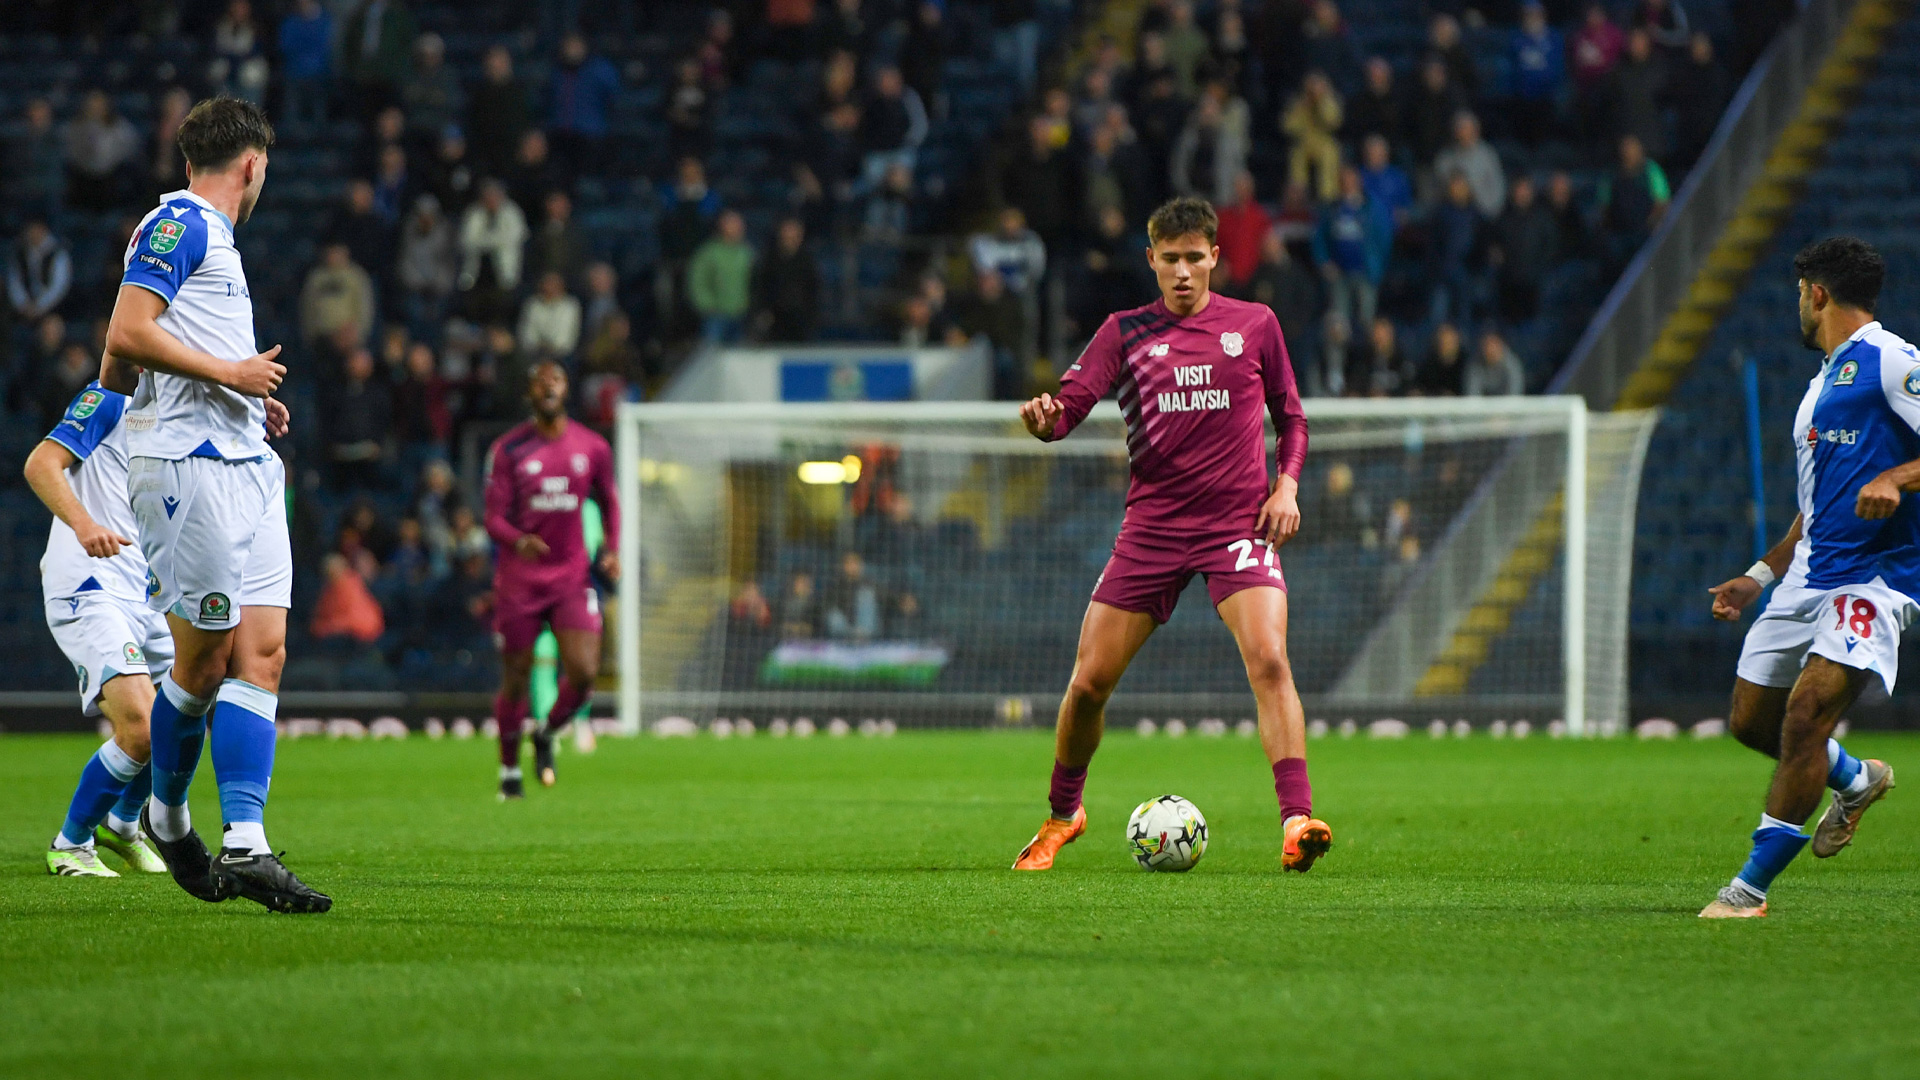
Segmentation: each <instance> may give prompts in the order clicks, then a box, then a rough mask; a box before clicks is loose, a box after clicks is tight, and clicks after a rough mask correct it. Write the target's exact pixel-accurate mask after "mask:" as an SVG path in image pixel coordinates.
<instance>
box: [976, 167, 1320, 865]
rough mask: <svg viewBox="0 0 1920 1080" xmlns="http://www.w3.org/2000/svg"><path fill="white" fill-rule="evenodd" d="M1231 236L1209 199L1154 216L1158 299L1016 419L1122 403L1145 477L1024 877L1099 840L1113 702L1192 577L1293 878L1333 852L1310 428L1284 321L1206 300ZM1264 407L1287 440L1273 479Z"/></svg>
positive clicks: (1057, 741) (1045, 422) (1091, 617)
mask: <svg viewBox="0 0 1920 1080" xmlns="http://www.w3.org/2000/svg"><path fill="white" fill-rule="evenodd" d="M1218 225H1219V219H1218V218H1216V217H1215V216H1214V212H1213V207H1211V206H1209V205H1208V204H1207V203H1206V202H1205V201H1203V200H1200V199H1192V198H1179V199H1174V200H1173V201H1171V202H1169V203H1167V204H1166V205H1164V206H1162V207H1160V208H1159V209H1158V210H1155V211H1154V212H1153V216H1152V217H1151V218H1150V219H1149V220H1148V222H1147V238H1148V240H1149V241H1150V242H1151V246H1150V247H1149V248H1148V249H1147V255H1148V258H1149V260H1150V261H1151V263H1152V265H1153V272H1154V275H1155V276H1156V277H1157V278H1158V279H1159V284H1160V299H1159V300H1157V301H1155V302H1154V303H1151V304H1148V305H1147V306H1146V307H1141V308H1134V309H1133V310H1131V311H1122V312H1118V313H1116V314H1113V315H1109V316H1107V321H1106V322H1104V323H1102V324H1101V325H1100V330H1099V332H1098V333H1096V334H1094V336H1093V341H1092V342H1090V343H1089V344H1088V345H1087V350H1086V352H1084V353H1082V354H1081V356H1080V359H1079V360H1078V361H1077V362H1076V363H1075V364H1074V365H1073V366H1072V367H1071V368H1069V369H1068V370H1067V373H1066V374H1065V375H1064V376H1062V377H1061V380H1060V394H1059V396H1058V397H1055V396H1054V395H1051V394H1041V395H1040V396H1039V397H1037V398H1034V399H1033V400H1032V401H1029V402H1027V403H1026V404H1025V405H1023V406H1021V409H1020V419H1021V420H1022V422H1024V423H1025V424H1026V426H1027V430H1028V431H1030V432H1032V433H1033V435H1034V437H1035V438H1038V439H1041V440H1043V441H1046V442H1051V441H1053V440H1055V439H1063V438H1065V437H1066V436H1067V434H1068V433H1070V432H1071V431H1073V429H1074V428H1075V427H1076V426H1077V425H1078V424H1079V423H1080V421H1082V420H1084V419H1086V416H1087V413H1088V412H1089V411H1091V410H1092V408H1093V406H1094V403H1095V402H1097V401H1099V400H1100V399H1101V398H1102V397H1104V396H1105V395H1106V394H1107V393H1108V391H1115V392H1116V393H1117V396H1118V398H1119V403H1120V411H1121V413H1122V415H1123V416H1124V417H1125V419H1126V422H1127V455H1128V458H1129V460H1130V463H1131V466H1132V480H1131V482H1130V484H1129V485H1128V488H1127V513H1126V518H1125V519H1124V520H1123V521H1122V523H1121V525H1120V536H1119V538H1118V539H1116V540H1115V541H1114V544H1113V556H1112V557H1111V558H1110V559H1109V560H1108V561H1107V568H1106V571H1105V572H1104V573H1102V574H1101V575H1100V581H1099V583H1098V584H1097V585H1095V586H1094V590H1093V600H1092V602H1091V603H1089V604H1088V605H1087V614H1086V618H1085V619H1084V620H1083V621H1082V622H1081V624H1080V645H1079V649H1078V652H1077V653H1076V654H1075V656H1074V662H1073V677H1072V679H1071V680H1070V681H1069V682H1068V683H1067V693H1066V697H1065V698H1064V699H1063V700H1062V701H1061V702H1060V718H1059V721H1058V724H1057V726H1056V727H1055V729H1054V764H1053V784H1052V790H1051V792H1050V794H1049V801H1050V802H1051V803H1052V807H1053V813H1052V816H1050V817H1049V818H1048V819H1047V820H1046V822H1045V823H1043V824H1042V825H1041V826H1040V832H1039V834H1038V835H1036V836H1035V837H1034V838H1033V840H1032V841H1031V842H1030V843H1028V844H1027V846H1026V848H1025V849H1024V850H1022V851H1021V852H1020V857H1019V858H1018V859H1017V860H1016V861H1015V862H1014V864H1013V868H1014V869H1015V870H1047V869H1050V868H1051V867H1052V866H1053V860H1054V856H1055V855H1056V854H1058V852H1059V851H1060V849H1061V848H1062V847H1064V846H1066V845H1067V844H1070V843H1072V842H1073V841H1074V840H1075V839H1077V838H1078V837H1079V836H1080V834H1081V833H1083V832H1085V831H1086V828H1087V812H1086V810H1085V809H1084V808H1083V807H1082V806H1081V804H1080V793H1081V790H1082V788H1083V787H1084V786H1085V785H1086V780H1087V765H1088V763H1089V762H1091V761H1092V760H1093V752H1094V750H1095V749H1097V748H1098V747H1099V745H1100V735H1101V732H1102V731H1103V729H1104V728H1105V724H1106V704H1107V698H1108V697H1109V696H1111V695H1112V693H1113V688H1114V685H1115V684H1116V683H1118V682H1119V681H1120V676H1121V674H1122V673H1124V672H1125V671H1126V670H1127V665H1128V664H1129V663H1130V662H1132V660H1133V657H1134V654H1135V653H1137V652H1139V651H1140V646H1142V645H1144V644H1146V640H1147V637H1148V636H1149V635H1150V634H1152V633H1153V631H1154V628H1155V627H1157V626H1159V625H1160V624H1161V623H1164V622H1166V621H1167V618H1168V617H1169V616H1171V615H1172V614H1173V606H1174V604H1175V603H1176V602H1177V601H1178V600H1179V598H1180V591H1181V590H1182V589H1183V588H1185V587H1186V584H1187V582H1188V581H1189V580H1191V579H1192V577H1193V575H1194V574H1196V573H1197V574H1200V575H1202V576H1204V577H1205V578H1206V580H1207V593H1208V595H1209V596H1211V597H1212V599H1213V605H1214V608H1215V610H1216V611H1218V612H1219V613H1220V618H1221V620H1222V621H1224V622H1225V623H1226V624H1227V628H1228V629H1229V630H1231V631H1233V637H1234V640H1235V641H1236V642H1238V643H1239V646H1240V658H1241V660H1242V661H1244V662H1245V664H1246V668H1247V681H1248V682H1249V683H1250V684H1252V687H1253V696H1254V701H1255V704H1256V707H1257V709H1258V712H1259V716H1260V742H1261V745H1262V747H1264V748H1265V750H1266V752H1267V760H1268V761H1269V762H1271V763H1272V765H1273V786H1274V792H1275V794H1276V795H1277V796H1278V797H1279V800H1280V818H1281V822H1282V831H1283V835H1284V841H1283V847H1282V853H1281V857H1280V865H1281V868H1282V869H1284V870H1299V871H1305V870H1307V869H1308V868H1310V867H1311V866H1312V865H1313V863H1314V860H1315V859H1317V858H1319V857H1320V856H1322V855H1324V854H1326V852H1327V849H1328V848H1329V847H1331V846H1332V844H1333V833H1332V831H1331V830H1329V829H1328V828H1327V825H1326V823H1325V822H1323V821H1320V820H1318V819H1317V818H1315V817H1314V816H1313V801H1312V800H1313V796H1312V791H1311V790H1310V788H1309V787H1308V784H1307V760H1306V754H1307V732H1306V718H1305V714H1304V712H1303V710H1302V709H1301V706H1300V694H1299V692H1298V691H1297V690H1295V688H1294V684H1293V670H1292V668H1291V667H1290V666H1289V665H1288V662H1287V591H1286V590H1287V583H1286V579H1285V578H1284V577H1282V576H1281V573H1280V563H1279V559H1278V558H1277V557H1276V552H1277V551H1278V549H1279V547H1280V545H1282V544H1284V543H1286V542H1287V541H1288V540H1290V539H1292V537H1293V535H1294V533H1296V532H1298V531H1299V529H1300V506H1299V502H1298V500H1297V498H1296V493H1297V492H1298V490H1299V486H1300V485H1299V480H1300V467H1301V465H1302V464H1303V463H1304V462H1305V461H1306V457H1307V418H1306V414H1305V412H1304V411H1302V409H1301V407H1300V394H1299V391H1298V390H1297V389H1296V387H1295V385H1294V379H1293V365H1292V363H1291V362H1290V361H1289V360H1288V359H1287V346H1286V342H1285V341H1283V340H1282V339H1281V336H1280V323H1279V321H1278V320H1277V319H1275V318H1274V316H1273V312H1272V310H1271V309H1269V308H1267V307H1266V306H1265V305H1264V304H1255V303H1249V302H1246V301H1243V300H1232V299H1229V298H1227V297H1224V296H1219V295H1216V294H1215V293H1213V292H1211V291H1210V290H1209V288H1208V278H1209V276H1210V275H1211V273H1212V271H1213V268H1214V264H1215V263H1216V262H1218V261H1219V256H1220V249H1219V248H1218V247H1216V246H1215V245H1214V234H1215V232H1216V230H1217V228H1218ZM1263 406H1264V408H1265V409H1266V410H1267V411H1268V412H1270V413H1272V414H1273V424H1274V428H1275V429H1276V430H1277V432H1278V433H1279V453H1278V457H1279V462H1278V464H1279V477H1278V479H1277V480H1274V481H1270V480H1269V479H1268V473H1267V461H1266V445H1267V444H1266V425H1265V424H1264V423H1263V422H1262V417H1261V409H1262V407H1263Z"/></svg>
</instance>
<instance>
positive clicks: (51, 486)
mask: <svg viewBox="0 0 1920 1080" xmlns="http://www.w3.org/2000/svg"><path fill="white" fill-rule="evenodd" d="M78 464H80V458H79V456H78V455H76V454H75V453H74V452H73V451H71V450H69V449H67V448H66V447H64V446H62V445H60V444H59V443H57V442H54V441H53V440H52V439H42V440H41V441H40V445H38V446H36V447H34V448H33V453H31V454H28V455H27V467H26V474H27V486H28V487H31V488H33V493H34V494H35V495H38V496H39V497H40V501H41V502H42V503H45V504H46V507H47V509H49V510H51V511H53V516H54V517H57V518H59V519H60V520H61V521H64V522H66V523H67V527H68V528H70V529H72V530H73V534H74V535H75V536H77V537H79V538H80V546H81V547H83V548H86V549H87V554H89V555H91V556H93V557H94V558H96V559H110V558H112V557H113V556H115V555H118V554H120V549H121V548H122V547H125V546H128V545H130V544H132V543H133V541H131V540H129V539H127V538H126V537H124V536H121V535H120V534H119V533H117V532H114V531H113V530H112V529H109V528H107V527H106V526H104V525H102V524H100V523H99V522H97V521H95V520H93V515H92V514H89V513H87V508H86V507H85V506H83V505H81V503H80V496H78V495H76V494H74V492H73V485H72V484H70V483H68V482H67V473H68V471H69V470H71V469H72V468H73V467H74V466H75V465H78Z"/></svg>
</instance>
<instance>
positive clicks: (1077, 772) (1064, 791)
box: [1047, 761, 1306, 821]
mask: <svg viewBox="0 0 1920 1080" xmlns="http://www.w3.org/2000/svg"><path fill="white" fill-rule="evenodd" d="M1301 764H1303V765H1304V764H1306V763H1305V762H1301ZM1302 775H1303V777H1304V775H1305V774H1304V773H1303V774H1302ZM1086 786H1087V767H1086V766H1085V765H1082V766H1080V767H1079V768H1077V769H1074V768H1069V767H1067V766H1065V765H1062V764H1060V763H1059V762H1057V761H1056V762H1054V763H1053V784H1052V786H1051V787H1050V788H1048V790H1047V801H1048V802H1049V803H1052V804H1053V816H1054V817H1057V818H1059V819H1060V820H1061V821H1066V820H1068V819H1069V818H1071V817H1073V812H1074V811H1076V810H1078V809H1080V792H1082V791H1083V790H1085V789H1086Z"/></svg>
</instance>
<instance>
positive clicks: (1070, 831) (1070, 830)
mask: <svg viewBox="0 0 1920 1080" xmlns="http://www.w3.org/2000/svg"><path fill="white" fill-rule="evenodd" d="M1086 831H1087V808H1086V807H1084V806H1083V807H1081V808H1080V809H1078V810H1075V811H1074V812H1073V820H1072V821H1061V820H1060V819H1059V818H1056V817H1049V818H1048V819H1047V820H1046V821H1044V822H1042V823H1041V825H1040V831H1039V832H1037V833H1034V834H1033V839H1031V840H1029V841H1027V846H1026V847H1023V848H1021V849H1020V857H1019V858H1017V859H1015V860H1013V868H1014V869H1015V870H1051V869H1053V857H1054V856H1055V855H1058V854H1059V853H1060V849H1061V848H1063V847H1066V846H1067V845H1068V844H1071V843H1073V842H1074V841H1075V840H1078V839H1080V834H1081V833H1083V832H1086Z"/></svg>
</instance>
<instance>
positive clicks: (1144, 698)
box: [615, 397, 1653, 733]
mask: <svg viewBox="0 0 1920 1080" xmlns="http://www.w3.org/2000/svg"><path fill="white" fill-rule="evenodd" d="M1016 408H1017V406H1016V405H1014V404H1013V403H1009V402H956V403H933V402H917V403H899V404H891V403H869V402H858V403H832V404H770V403H755V404H727V403H713V404H707V403H701V404H691V403H689V404H630V405H626V406H623V407H622V409H621V411H620V414H619V419H618V429H617V433H616V440H615V452H616V456H617V458H618V465H619V482H620V494H621V500H622V506H623V507H624V508H625V514H626V518H627V527H626V528H624V529H622V530H621V552H620V555H621V560H622V563H623V564H624V566H625V568H626V574H625V575H624V577H623V578H622V581H621V583H620V589H619V595H618V605H617V607H618V611H617V619H616V623H615V625H616V633H617V649H618V656H619V676H620V690H619V708H620V719H621V721H622V723H623V725H624V726H626V727H627V728H628V729H629V730H638V729H640V728H641V727H642V726H644V725H646V724H649V723H653V722H655V721H657V720H659V719H660V718H662V717H665V716H679V717H683V718H686V719H689V720H692V721H694V722H695V723H707V722H710V721H712V720H714V719H716V718H727V719H749V720H754V721H755V722H756V723H760V724H765V723H768V722H771V721H773V720H789V719H790V720H798V719H799V718H802V717H805V718H808V719H811V720H813V721H815V722H816V723H818V724H822V725H824V724H826V723H828V722H829V720H830V718H843V719H844V720H845V721H846V722H848V723H850V724H852V723H858V722H859V721H862V720H872V721H875V722H880V721H883V720H884V721H895V722H897V723H900V724H921V725H928V724H976V725H977V724H988V723H999V722H1021V721H1025V720H1028V719H1035V718H1037V719H1041V720H1044V718H1045V717H1047V716H1049V715H1051V712H1052V709H1053V706H1054V703H1055V702H1056V701H1057V699H1058V695H1059V693H1060V689H1061V687H1062V686H1064V682H1065V679H1066V677H1067V674H1068V672H1069V670H1070V668H1071V664H1072V658H1073V647H1074V642H1075V639H1076V636H1077V632H1078V628H1079V621H1080V616H1081V614H1082V612H1083V611H1084V609H1085V605H1086V601H1087V597H1088V595H1089V594H1090V593H1091V591H1092V589H1093V585H1094V582H1095V580H1096V578H1097V577H1098V576H1099V573H1100V569H1101V567H1102V566H1103V565H1104V562H1105V559H1106V555H1107V551H1108V549H1109V548H1110V546H1111V544H1112V540H1113V537H1114V534H1115V532H1116V531H1117V530H1118V527H1119V524H1120V519H1121V516H1122V513H1123V512H1124V503H1125V489H1126V454H1125V441H1124V440H1125V429H1124V425H1123V424H1122V422H1121V419H1120V414H1119V410H1118V409H1117V407H1115V406H1114V405H1113V403H1111V402H1103V403H1101V404H1100V405H1099V406H1098V407H1097V408H1096V409H1095V411H1094V413H1093V414H1092V415H1091V416H1089V417H1088V419H1087V420H1086V422H1085V423H1083V424H1082V426H1081V427H1080V429H1079V430H1077V431H1076V432H1075V433H1074V434H1073V435H1072V436H1071V437H1070V438H1068V439H1066V440H1063V441H1061V442H1058V443H1050V444H1049V443H1041V442H1039V441H1038V440H1035V439H1033V438H1032V437H1031V436H1030V435H1028V434H1027V433H1026V431H1025V430H1024V429H1023V428H1022V427H1021V425H1020V424H1019V421H1018V419H1017V417H1016V415H1015V410H1016ZM1306 408H1307V416H1308V419H1309V422H1310V424H1311V426H1312V438H1311V445H1310V449H1309V453H1308V461H1307V467H1306V470H1305V472H1304V473H1303V475H1302V477H1301V498H1300V501H1301V510H1302V515H1303V519H1304V520H1303V524H1302V531H1301V534H1300V536H1299V537H1297V538H1296V539H1295V540H1294V541H1293V542H1292V543H1290V544H1288V545H1287V547H1286V548H1285V549H1283V550H1282V552H1281V563H1282V566H1283V567H1284V569H1285V573H1286V576H1287V583H1288V589H1289V594H1290V613H1289V618H1290V635H1289V637H1290V640H1289V650H1290V652H1291V654H1292V659H1293V662H1294V668H1295V671H1296V678H1297V680H1298V681H1299V683H1300V686H1301V690H1302V695H1303V697H1304V698H1305V699H1306V701H1307V704H1308V711H1309V714H1310V715H1313V716H1316V717H1320V716H1324V717H1327V718H1329V719H1335V720H1337V719H1341V718H1358V719H1361V720H1366V719H1377V718H1381V717H1388V716H1392V717H1397V718H1401V719H1404V720H1407V721H1409V722H1414V721H1417V722H1421V723H1425V722H1428V721H1429V720H1431V719H1445V720H1448V721H1449V722H1451V721H1454V720H1458V719H1468V720H1490V719H1495V718H1512V719H1530V720H1532V721H1533V722H1534V723H1536V724H1541V725H1544V724H1547V723H1550V722H1552V721H1556V720H1558V721H1563V722H1564V723H1565V724H1566V726H1567V728H1568V729H1569V730H1570V731H1572V732H1574V733H1579V732H1581V731H1583V730H1585V729H1586V728H1587V727H1589V726H1590V725H1591V724H1594V723H1600V724H1610V723H1619V722H1622V721H1624V720H1625V719H1626V715H1625V711H1626V674H1627V673H1626V630H1627V624H1626V609H1627V601H1628V596H1629V582H1630V575H1631V568H1632V535H1633V514H1634V502H1635V500H1636V499H1637V497H1638V488H1639V475H1640V467H1641V463H1642V461H1643V460H1644V455H1645V446H1646V440H1647V435H1648V434H1649V433H1650V431H1651V429H1652V423H1653V417H1652V414H1650V413H1640V414H1605V415H1598V416H1593V417H1589V415H1588V413H1587V410H1586V408H1585V405H1584V403H1583V402H1582V401H1581V399H1579V398H1577V397H1513V398H1465V399H1463V398H1446V399H1438V398H1433V399H1392V400H1361V399H1315V400H1309V401H1308V402H1307V403H1306ZM1570 494H1571V497H1569V495H1570ZM1189 590H1190V592H1191V593H1193V594H1195V595H1185V596H1183V600H1182V602H1181V604H1180V605H1179V608H1178V610H1177V611H1176V613H1175V615H1174V617H1173V618H1172V619H1171V620H1170V621H1169V622H1168V623H1167V624H1166V626H1164V627H1163V628H1161V629H1160V630H1159V631H1158V632H1156V634H1155V635H1154V637H1153V638H1152V639H1151V640H1150V641H1149V642H1148V645H1147V647H1146V648H1145V649H1144V650H1143V651H1142V653H1141V656H1140V658H1139V660H1137V661H1136V663H1135V665H1134V668H1133V669H1132V670H1130V671H1129V673H1128V675H1127V677H1126V678H1125V679H1124V680H1123V681H1122V683H1121V686H1120V688H1119V691H1118V693H1116V695H1115V698H1114V701H1113V703H1112V704H1111V706H1110V709H1109V711H1110V713H1112V714H1114V716H1115V721H1116V722H1130V714H1132V713H1134V712H1137V713H1139V714H1140V715H1142V716H1160V717H1168V716H1181V717H1192V718H1195V719H1196V720H1199V719H1220V720H1223V721H1225V722H1228V723H1231V722H1234V721H1236V720H1238V719H1241V718H1244V717H1247V716H1251V715H1252V702H1251V696H1250V694H1249V693H1248V691H1247V688H1246V685H1245V677H1244V673H1243V672H1241V671H1240V669H1239V661H1238V656H1237V653H1236V651H1235V650H1234V649H1233V647H1232V642H1231V638H1230V637H1229V636H1228V635H1227V634H1226V631H1225V629H1224V627H1223V626H1221V625H1220V623H1219V620H1218V619H1217V617H1215V616H1214V614H1213V612H1212V610H1211V607H1210V605H1209V604H1208V602H1207V598H1206V594H1205V592H1204V586H1203V585H1201V584H1200V583H1199V581H1198V579H1196V581H1195V582H1193V583H1191V584H1190V586H1189ZM1223 646H1224V648H1223Z"/></svg>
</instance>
